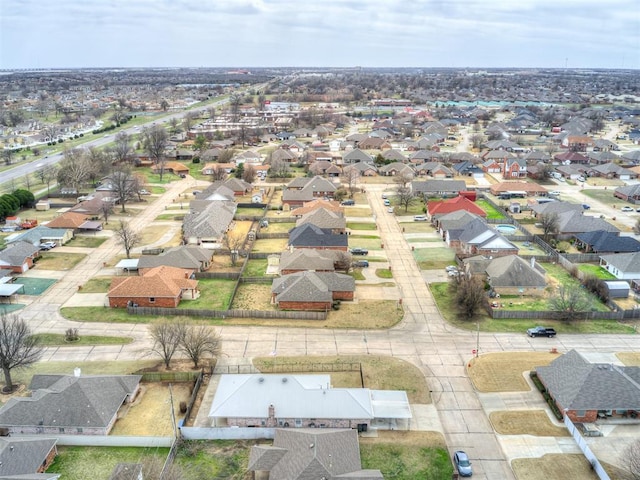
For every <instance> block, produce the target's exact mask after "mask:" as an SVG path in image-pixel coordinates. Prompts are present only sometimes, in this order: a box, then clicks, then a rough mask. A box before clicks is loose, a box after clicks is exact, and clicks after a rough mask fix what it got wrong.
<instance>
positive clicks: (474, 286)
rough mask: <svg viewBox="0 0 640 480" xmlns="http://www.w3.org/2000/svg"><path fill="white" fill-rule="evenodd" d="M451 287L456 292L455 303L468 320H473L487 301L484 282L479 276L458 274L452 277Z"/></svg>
mask: <svg viewBox="0 0 640 480" xmlns="http://www.w3.org/2000/svg"><path fill="white" fill-rule="evenodd" d="M449 288H450V289H451V290H452V292H453V294H454V303H455V304H456V306H457V307H458V311H459V312H460V314H461V315H463V316H464V318H465V319H466V320H472V319H473V317H475V315H476V314H477V313H478V309H479V308H480V307H481V306H482V305H483V303H484V302H485V301H486V297H485V292H484V282H483V281H482V280H480V279H479V278H477V277H467V276H465V275H457V276H455V277H451V283H450V284H449Z"/></svg>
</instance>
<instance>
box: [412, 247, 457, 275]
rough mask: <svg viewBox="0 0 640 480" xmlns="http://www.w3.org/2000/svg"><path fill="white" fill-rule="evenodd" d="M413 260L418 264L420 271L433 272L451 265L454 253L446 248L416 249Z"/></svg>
mask: <svg viewBox="0 0 640 480" xmlns="http://www.w3.org/2000/svg"><path fill="white" fill-rule="evenodd" d="M413 258H415V259H416V262H418V267H420V269H421V270H433V269H440V268H444V267H446V266H447V265H451V263H453V260H454V258H455V252H454V251H453V250H452V249H451V248H448V247H438V248H416V249H415V250H414V251H413Z"/></svg>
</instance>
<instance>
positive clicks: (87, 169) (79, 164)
mask: <svg viewBox="0 0 640 480" xmlns="http://www.w3.org/2000/svg"><path fill="white" fill-rule="evenodd" d="M58 165H59V168H58V171H57V177H58V183H59V184H60V185H62V186H66V187H72V188H74V189H75V190H76V191H78V190H79V189H80V186H81V185H83V184H85V183H86V182H87V181H88V180H89V177H90V175H91V171H92V165H91V162H90V161H89V158H88V156H87V155H86V151H85V150H82V149H79V148H74V149H73V150H65V151H64V154H63V158H62V160H61V161H60V163H59V164H58Z"/></svg>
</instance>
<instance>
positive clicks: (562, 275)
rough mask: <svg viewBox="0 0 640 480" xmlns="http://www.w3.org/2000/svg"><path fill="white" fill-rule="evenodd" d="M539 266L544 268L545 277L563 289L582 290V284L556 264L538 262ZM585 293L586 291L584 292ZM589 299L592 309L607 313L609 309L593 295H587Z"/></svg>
mask: <svg viewBox="0 0 640 480" xmlns="http://www.w3.org/2000/svg"><path fill="white" fill-rule="evenodd" d="M540 266H542V268H544V269H545V270H546V272H547V275H549V276H551V277H553V278H555V279H556V280H558V283H559V284H560V285H563V286H564V287H565V288H582V284H581V283H580V281H579V280H578V279H577V278H574V277H572V276H571V274H570V273H569V272H568V271H566V270H565V269H564V268H562V267H561V266H560V265H558V264H552V263H543V262H540ZM585 292H586V291H585ZM588 295H589V296H590V297H591V300H592V304H593V308H594V309H595V310H598V311H600V312H608V311H609V308H607V306H606V305H604V304H603V303H602V302H601V301H600V300H598V299H597V298H596V297H595V296H594V295H591V294H588Z"/></svg>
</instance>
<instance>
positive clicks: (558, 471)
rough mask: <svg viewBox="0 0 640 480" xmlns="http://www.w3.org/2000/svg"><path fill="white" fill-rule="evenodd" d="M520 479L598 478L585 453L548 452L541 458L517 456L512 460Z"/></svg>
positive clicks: (585, 479)
mask: <svg viewBox="0 0 640 480" xmlns="http://www.w3.org/2000/svg"><path fill="white" fill-rule="evenodd" d="M511 468H513V471H514V473H515V474H516V478H517V479H518V480H567V479H580V480H587V479H597V478H598V476H597V475H596V474H595V473H594V471H593V470H591V465H589V462H588V461H587V459H586V458H585V457H584V455H562V454H555V453H553V454H547V455H544V456H543V457H541V458H516V459H515V460H513V461H512V462H511Z"/></svg>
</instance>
